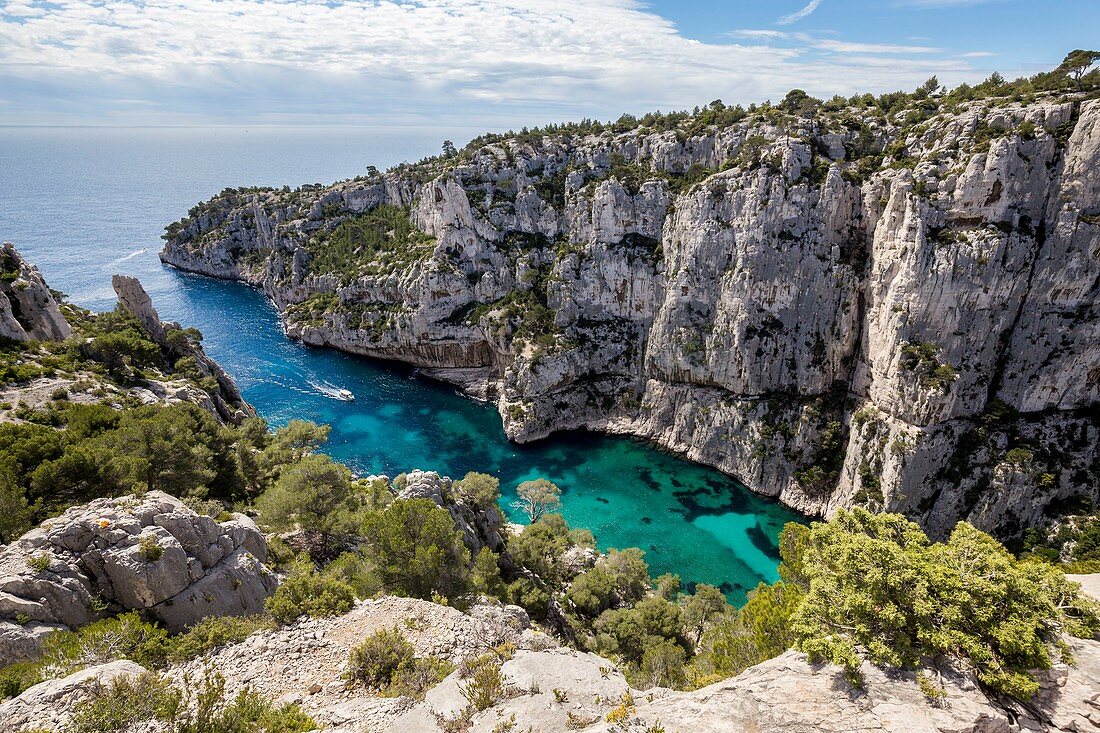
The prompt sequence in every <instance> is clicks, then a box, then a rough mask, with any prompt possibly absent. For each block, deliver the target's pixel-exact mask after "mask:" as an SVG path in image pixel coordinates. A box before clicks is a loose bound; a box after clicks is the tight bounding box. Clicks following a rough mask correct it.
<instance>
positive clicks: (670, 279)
mask: <svg viewBox="0 0 1100 733" xmlns="http://www.w3.org/2000/svg"><path fill="white" fill-rule="evenodd" d="M483 142H485V144H483V145H480V146H479V145H473V146H471V147H470V148H469V149H468V150H466V151H464V152H463V153H462V154H461V155H460V156H458V157H455V158H440V159H433V160H430V161H426V162H423V163H420V164H417V165H414V166H405V167H401V168H398V169H394V170H392V171H390V172H388V173H386V174H383V175H380V176H375V177H372V178H364V179H356V180H350V181H345V182H342V183H337V184H334V185H332V186H328V187H304V188H302V189H296V190H289V189H287V190H270V189H254V190H253V189H249V190H231V191H226V192H223V193H222V194H221V195H219V196H218V197H215V198H214V199H212V200H210V201H209V202H206V203H203V204H201V205H199V206H197V207H196V208H195V209H193V210H192V212H191V215H190V216H189V217H188V218H186V219H185V220H183V221H182V222H179V223H177V224H174V225H172V226H171V227H170V228H169V233H168V237H167V244H166V246H165V249H164V252H163V253H162V258H163V259H164V261H165V262H168V263H170V264H172V265H175V266H177V267H180V268H183V269H187V270H191V271H195V272H200V273H204V274H207V275H212V276H216V277H221V278H228V279H238V280H243V281H246V282H248V283H251V284H253V285H255V286H257V287H260V288H262V289H263V290H264V291H265V292H266V293H267V294H268V295H269V296H270V297H271V298H272V299H273V300H274V302H275V303H276V305H277V306H278V307H279V309H280V311H281V313H282V316H283V320H284V323H285V325H286V328H287V332H288V334H289V335H290V336H292V337H294V338H298V339H301V340H302V341H305V342H306V343H310V344H316V345H328V346H332V347H335V348H339V349H342V350H345V351H348V352H352V353H357V354H365V355H370V356H376V357H382V358H387V359H398V360H402V361H405V362H409V363H412V364H416V365H418V366H420V367H422V368H424V370H425V371H426V373H428V374H430V375H431V376H432V377H435V378H438V379H443V380H447V381H451V382H453V383H455V384H456V385H458V386H459V387H460V388H461V389H463V390H465V391H467V392H468V393H470V394H472V395H475V396H478V397H480V398H482V399H488V400H492V401H494V402H495V403H496V404H497V405H498V408H499V411H500V414H501V418H502V420H503V422H504V426H505V429H506V431H507V433H508V435H509V436H510V437H511V438H513V439H514V440H517V441H527V440H533V439H537V438H540V437H543V436H546V435H548V434H550V433H552V432H554V431H555V430H560V429H564V428H574V427H588V428H593V429H598V430H606V431H611V432H619V433H629V434H633V435H637V436H640V437H644V438H649V439H653V440H655V441H657V442H659V443H661V444H662V445H665V446H667V447H669V448H672V449H674V450H676V451H679V452H682V453H684V454H686V455H688V456H689V457H690V458H692V459H694V460H697V461H700V462H703V463H707V464H710V465H714V466H717V467H719V468H721V469H722V470H725V471H728V472H730V473H732V474H734V475H736V476H737V477H738V478H740V479H741V480H742V481H743V482H744V483H745V484H746V485H747V486H748V487H749V488H751V489H753V490H754V491H757V492H760V493H763V494H768V495H772V496H777V497H779V498H780V499H781V500H782V501H783V502H785V503H787V504H789V505H791V506H793V507H796V508H798V509H801V510H803V511H806V512H809V513H828V512H830V511H832V510H834V509H835V508H837V507H843V506H854V505H866V506H869V507H871V508H873V509H888V510H897V511H902V512H904V513H906V514H908V515H910V516H912V517H915V518H917V519H918V520H920V521H921V522H923V523H924V525H925V526H926V527H928V528H929V530H930V531H931V532H932V533H933V534H934V535H935V534H943V533H944V532H946V531H947V530H948V529H949V528H950V527H951V526H953V525H954V523H955V522H956V521H958V520H960V519H965V520H968V521H971V522H973V523H974V524H976V525H977V526H979V527H981V528H983V529H986V530H988V531H992V532H995V533H998V534H1001V535H1003V536H1005V535H1011V534H1014V533H1015V532H1017V531H1018V530H1019V529H1020V528H1021V527H1023V526H1026V525H1029V524H1033V523H1035V522H1036V521H1038V520H1041V519H1042V517H1043V516H1044V515H1051V514H1057V513H1059V512H1060V511H1062V510H1063V508H1064V507H1069V506H1072V505H1074V504H1075V503H1079V502H1081V501H1090V500H1091V501H1096V500H1097V499H1100V476H1098V474H1100V469H1098V467H1097V466H1098V456H1097V445H1098V437H1100V435H1098V431H1100V422H1098V418H1097V411H1096V407H1097V405H1098V404H1100V346H1098V345H1100V317H1098V314H1097V290H1098V284H1097V283H1098V282H1100V204H1098V201H1100V173H1098V171H1100V102H1097V101H1081V100H1078V99H1075V98H1073V97H1072V96H1069V97H1063V98H1060V99H1057V100H1046V101H1039V102H1035V103H1032V104H1028V105H1020V104H1015V103H1010V104H1002V105H1000V106H997V105H995V104H990V103H989V102H976V103H973V104H970V105H963V106H961V107H960V108H959V109H957V110H956V111H953V112H940V113H938V114H936V115H934V116H932V117H930V118H929V119H924V120H921V121H919V122H918V123H914V122H913V121H912V120H909V121H906V120H904V119H902V116H901V115H898V116H897V117H896V118H889V117H887V118H883V117H881V116H874V115H871V114H870V113H869V112H867V110H862V109H848V110H844V111H842V112H834V113H830V114H827V115H822V116H819V117H815V118H800V117H796V116H792V115H783V114H778V115H777V114H771V115H767V114H757V115H750V116H748V117H747V118H745V119H743V120H740V121H738V122H735V123H731V124H729V125H726V126H723V127H715V126H707V125H705V124H691V122H690V121H689V122H686V123H683V124H682V125H680V127H679V128H678V129H673V130H664V131H661V130H658V129H656V127H650V128H645V127H639V128H636V129H612V130H605V131H603V132H600V133H598V134H593V133H584V132H580V131H577V132H569V131H566V132H559V133H555V134H548V135H526V136H522V135H520V136H512V137H503V138H490V139H487V140H485V141H483ZM364 231H367V232H368V234H366V235H365V234H363V232H364ZM370 232H373V233H370Z"/></svg>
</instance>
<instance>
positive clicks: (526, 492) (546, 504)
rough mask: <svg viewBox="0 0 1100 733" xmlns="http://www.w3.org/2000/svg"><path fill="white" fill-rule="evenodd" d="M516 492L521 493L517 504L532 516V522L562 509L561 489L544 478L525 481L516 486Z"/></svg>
mask: <svg viewBox="0 0 1100 733" xmlns="http://www.w3.org/2000/svg"><path fill="white" fill-rule="evenodd" d="M516 493H517V494H519V501H517V502H516V506H517V507H519V508H520V509H522V510H523V511H524V512H525V513H526V514H527V516H528V517H530V519H531V524H534V523H535V522H537V521H539V517H541V516H542V515H544V514H546V513H548V512H554V511H557V510H559V509H561V489H559V488H558V487H557V485H556V484H554V483H552V482H550V481H547V480H546V479H544V478H537V479H535V480H534V481H524V482H523V483H521V484H520V485H519V486H517V487H516Z"/></svg>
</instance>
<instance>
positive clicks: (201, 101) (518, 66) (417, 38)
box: [0, 0, 1100, 129]
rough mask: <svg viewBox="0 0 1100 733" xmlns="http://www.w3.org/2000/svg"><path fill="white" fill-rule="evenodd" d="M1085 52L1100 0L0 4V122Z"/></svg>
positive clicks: (666, 83) (814, 85)
mask: <svg viewBox="0 0 1100 733" xmlns="http://www.w3.org/2000/svg"><path fill="white" fill-rule="evenodd" d="M1097 47H1100V0H1064V1H1051V0H751V1H750V0H724V1H719V0H715V1H704V0H650V1H642V0H555V1H554V2H549V1H547V0H186V1H185V0H94V1H92V2H75V1H72V0H0V125H211V124H233V125H239V124H322V125H326V124H332V125H349V124H351V125H430V126H439V127H458V126H466V127H483V128H485V129H507V128H515V129H518V128H519V127H521V126H524V125H537V124H543V123H546V122H561V121H566V120H575V119H580V118H583V117H591V118H596V119H614V118H617V117H618V116H619V115H620V114H622V113H623V112H630V113H633V114H641V113H644V112H647V111H651V110H655V109H661V110H666V111H667V110H670V109H685V108H686V109H690V108H691V107H694V106H695V105H700V104H706V103H707V102H709V101H711V100H713V99H718V98H720V99H722V100H724V101H725V102H726V103H728V104H733V103H742V104H746V105H747V104H748V103H750V102H760V101H763V100H765V99H773V100H777V99H780V98H782V96H783V95H784V94H785V93H786V91H787V90H789V89H791V88H794V87H798V88H802V89H805V90H806V91H808V92H809V93H811V94H813V95H814V96H819V97H830V96H832V95H833V94H844V95H851V94H853V93H856V92H866V91H870V92H875V93H881V92H885V91H893V90H896V89H913V88H914V87H916V86H917V85H918V84H920V83H921V82H923V81H924V80H925V79H927V78H928V77H930V76H932V75H936V76H937V77H938V78H939V80H940V81H941V82H943V83H945V84H948V85H951V86H954V85H956V84H958V83H961V82H964V81H965V82H970V83H974V82H978V81H981V80H982V79H984V78H986V77H987V76H989V74H990V73H991V72H992V71H999V72H1001V73H1002V74H1004V75H1005V76H1006V77H1009V78H1014V77H1016V76H1019V75H1029V74H1033V73H1036V72H1037V71H1042V70H1046V69H1050V68H1053V67H1054V66H1056V65H1057V64H1058V63H1059V62H1060V61H1061V60H1062V58H1063V56H1064V55H1065V54H1066V52H1067V51H1069V50H1071V49H1074V48H1097Z"/></svg>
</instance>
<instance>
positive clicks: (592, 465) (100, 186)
mask: <svg viewBox="0 0 1100 733" xmlns="http://www.w3.org/2000/svg"><path fill="white" fill-rule="evenodd" d="M478 132H479V130H473V129H439V128H431V129H427V128H408V127H404V128H393V127H390V128H334V127H324V128H321V127H317V128H309V127H256V128H247V129H246V128H218V127H202V128H80V127H70V128H18V127H6V128H5V127H0V240H10V241H12V242H13V243H14V244H15V245H16V247H17V248H18V249H19V250H20V251H21V252H22V253H23V255H24V256H25V257H27V258H28V259H29V260H30V261H31V262H33V263H34V264H36V265H38V267H39V269H40V270H41V271H42V273H43V275H44V276H45V278H46V280H47V282H48V283H49V284H50V286H51V287H53V288H54V289H57V290H61V291H63V292H65V293H66V294H67V295H68V296H69V299H70V300H72V301H73V302H75V303H78V304H80V305H82V306H85V307H88V308H92V309H95V310H106V309H109V308H111V307H113V305H114V293H113V292H112V290H111V275H112V274H114V273H124V274H128V275H134V276H136V277H138V278H140V279H141V281H142V283H143V284H144V285H145V288H146V289H147V290H148V291H149V293H150V295H151V296H152V297H153V301H154V304H155V305H156V307H157V309H158V310H159V312H160V314H161V317H162V318H165V319H167V320H174V321H179V322H180V323H182V324H183V325H185V326H194V327H196V328H199V329H200V330H201V331H202V332H203V334H204V335H205V339H204V345H205V347H206V351H207V353H208V354H209V355H210V356H212V357H213V358H215V359H217V360H218V361H219V362H220V363H221V364H222V365H223V366H224V367H225V368H226V369H227V370H228V371H229V372H230V373H231V374H232V375H233V376H234V377H235V378H236V380H237V383H238V384H239V385H240V387H241V390H242V392H243V393H244V397H245V398H246V399H247V400H248V401H249V402H251V403H252V404H253V405H255V406H256V408H257V410H258V411H259V413H260V414H261V415H262V416H263V417H264V418H266V419H267V420H268V422H269V423H271V424H272V425H280V424H283V423H285V422H286V421H287V420H290V419H291V418H302V419H306V420H313V421H316V422H321V423H327V424H329V425H331V426H332V435H331V439H330V441H329V443H328V445H327V446H326V448H325V450H326V452H328V453H330V454H331V455H332V456H334V457H335V458H337V459H339V460H341V461H343V462H345V463H346V464H348V465H349V466H351V467H352V468H353V469H354V470H356V471H357V472H359V473H361V474H371V473H385V474H388V475H391V476H392V475H395V474H397V473H400V472H401V471H407V470H411V469H414V468H420V469H424V470H435V471H439V472H440V473H444V474H447V475H450V476H452V477H455V478H459V477H461V476H462V475H464V474H465V473H466V472H467V471H484V472H486V473H492V474H494V475H496V476H498V477H499V478H500V480H501V489H502V492H503V493H504V498H503V499H502V506H503V507H504V509H505V510H506V511H508V513H509V514H510V515H511V516H512V517H513V518H514V519H516V520H519V519H521V518H522V515H520V514H519V513H518V512H516V511H515V510H514V509H513V508H512V507H511V501H512V500H513V499H514V498H515V487H516V485H517V484H519V483H520V482H521V481H525V480H528V479H531V478H536V477H539V476H543V477H546V478H548V479H550V480H551V481H553V482H555V483H556V484H558V485H559V486H560V487H561V488H562V490H563V496H562V501H563V504H564V509H563V514H564V515H565V517H566V519H568V520H569V523H570V524H571V525H573V526H575V527H584V528H587V529H589V530H591V531H592V532H593V534H594V535H595V536H596V539H597V541H598V542H599V545H600V547H601V548H604V549H606V548H611V547H615V548H623V547H640V548H642V549H643V550H645V552H646V559H647V561H648V562H649V565H650V572H651V574H653V575H654V576H656V575H658V574H660V573H664V572H673V573H678V574H679V575H680V576H681V578H682V579H683V580H684V582H685V584H691V583H697V582H705V583H712V584H714V585H718V586H720V587H722V588H723V589H724V590H725V591H726V593H727V595H728V596H729V598H730V600H731V601H732V602H734V603H740V602H742V601H743V600H744V595H745V593H746V591H748V590H751V589H752V588H753V587H755V586H756V584H757V583H759V582H761V581H766V582H771V581H773V580H775V579H776V578H777V574H776V567H777V565H778V560H779V556H778V546H777V538H778V535H779V532H780V530H781V529H782V528H783V525H784V524H785V523H786V522H790V521H803V519H802V518H801V517H800V516H799V515H798V514H796V513H794V512H791V511H789V510H786V509H784V508H783V507H781V506H779V505H778V504H777V503H776V502H774V501H770V500H767V499H763V498H760V497H758V496H756V495H754V494H752V493H751V492H749V491H748V490H747V489H745V488H744V487H743V486H741V485H740V484H739V483H738V482H737V481H735V480H734V479H732V478H730V477H728V476H726V475H724V474H722V473H720V472H718V471H715V470H712V469H708V468H704V467H702V466H698V465H695V464H692V463H690V462H688V461H684V460H682V459H680V458H677V457H675V456H673V455H670V454H668V453H667V452H665V451H662V450H659V449H657V448H655V447H652V446H650V445H648V444H646V443H642V442H639V441H635V440H630V439H628V438H622V437H609V436H602V435H599V434H595V433H589V432H583V431H578V432H571V433H566V434H561V435H556V436H553V437H551V438H550V439H547V440H544V441H541V442H538V443H536V444H534V445H526V446H517V445H514V444H512V443H509V442H508V441H507V440H506V439H505V437H504V431H503V430H502V429H501V425H500V418H499V416H498V415H497V413H496V410H495V408H494V407H492V406H490V405H486V404H481V403H478V402H476V401H473V400H470V399H467V398H465V397H462V396H460V395H458V394H456V393H455V392H454V391H453V390H452V389H450V388H448V387H446V386H442V385H439V384H436V383H433V382H431V381H428V380H425V379H421V378H418V377H415V376H413V375H412V374H411V370H410V369H409V368H408V367H405V366H402V365H399V364H388V363H382V362H377V361H371V360H367V359H363V358H358V357H352V356H348V355H344V354H340V353H338V352H334V351H328V350H322V349H311V348H308V347H305V346H302V345H301V344H298V343H295V342H292V341H290V340H288V339H287V338H286V337H285V336H284V335H283V333H282V330H281V328H280V326H279V323H278V320H277V317H276V313H275V310H274V309H273V308H272V306H271V305H270V304H269V303H268V302H267V301H266V299H265V298H264V297H263V296H262V295H261V294H260V293H259V292H256V291H254V290H252V289H250V288H248V287H246V286H243V285H240V284H234V283H224V282H219V281H215V280H210V279H206V278H202V277H197V276H193V275H187V274H183V273H179V272H176V271H174V270H171V269H169V268H166V267H163V266H162V265H161V264H160V261H159V260H158V259H157V252H158V251H159V249H160V245H161V239H160V235H161V233H162V232H163V229H164V226H165V225H166V224H168V223H169V222H171V221H174V220H177V219H179V218H181V217H182V216H184V215H185V214H186V212H187V210H188V209H189V208H190V207H191V206H193V205H194V204H195V203H197V202H199V201H200V200H203V199H206V198H209V197H210V196H212V195H213V194H215V193H217V192H218V191H220V190H221V189H223V188H225V187H227V186H231V187H236V186H246V185H248V186H251V185H271V186H282V185H284V184H285V185H290V186H297V185H300V184H303V183H330V182H332V181H335V180H341V179H345V178H350V177H353V176H356V175H359V174H362V173H364V172H365V170H366V168H367V166H368V165H375V166H377V167H378V168H380V169H385V168H387V167H389V166H391V165H393V164H395V163H399V162H402V161H405V160H408V161H415V160H418V159H420V158H421V157H423V156H425V155H428V154H432V153H434V152H436V151H438V150H439V145H440V143H441V141H442V140H444V139H446V138H449V139H452V140H454V141H455V142H460V141H465V140H468V139H470V138H471V137H473V136H474V135H476V134H478ZM325 382H328V383H331V384H333V385H338V386H340V387H344V388H347V389H350V390H351V391H352V392H354V393H355V395H356V401H355V402H354V403H345V402H341V401H338V400H334V399H331V398H329V397H326V396H325V395H324V394H322V393H321V392H319V391H318V390H317V389H316V388H314V387H313V386H311V385H312V384H322V383H325Z"/></svg>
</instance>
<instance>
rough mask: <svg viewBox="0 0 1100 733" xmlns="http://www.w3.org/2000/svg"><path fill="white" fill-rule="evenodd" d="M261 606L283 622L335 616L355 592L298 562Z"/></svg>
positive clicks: (348, 606) (350, 604) (349, 604)
mask: <svg viewBox="0 0 1100 733" xmlns="http://www.w3.org/2000/svg"><path fill="white" fill-rule="evenodd" d="M264 605H265V606H266V607H267V612H268V613H270V614H271V615H272V616H274V617H275V618H276V619H278V620H279V621H282V622H283V623H290V622H291V621H293V620H294V619H296V618H298V617H299V616H337V615H339V614H341V613H347V612H348V611H350V610H351V609H352V607H353V606H354V605H355V591H354V590H352V587H351V586H350V585H348V584H347V583H345V582H344V581H342V580H339V579H337V578H333V577H330V576H327V575H322V574H320V573H318V572H316V571H315V570H313V568H312V566H307V565H305V564H298V565H297V566H295V568H294V570H293V571H292V572H291V574H290V575H289V576H288V577H287V579H286V580H284V581H283V583H282V585H280V586H279V589H278V590H276V591H275V593H274V595H272V596H271V597H270V598H268V599H267V602H266V603H265V604H264Z"/></svg>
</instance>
